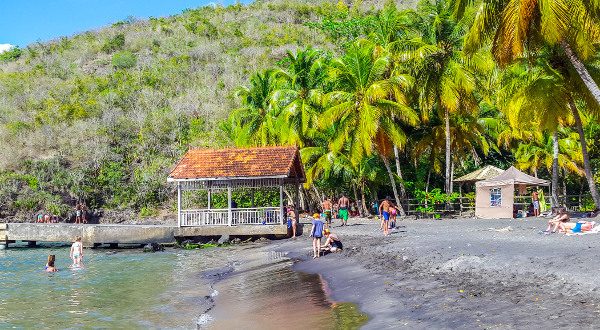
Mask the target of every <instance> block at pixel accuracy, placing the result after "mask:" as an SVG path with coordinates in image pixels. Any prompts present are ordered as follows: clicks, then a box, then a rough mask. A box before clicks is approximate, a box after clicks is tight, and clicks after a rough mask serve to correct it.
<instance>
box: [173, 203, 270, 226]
mask: <svg viewBox="0 0 600 330" xmlns="http://www.w3.org/2000/svg"><path fill="white" fill-rule="evenodd" d="M280 214H281V210H280V208H278V207H256V208H247V209H246V208H244V209H232V210H231V225H232V226H237V225H278V224H281V218H280ZM228 225H229V210H227V209H210V210H209V209H200V210H182V211H181V226H182V227H193V226H228Z"/></svg>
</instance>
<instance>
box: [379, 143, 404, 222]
mask: <svg viewBox="0 0 600 330" xmlns="http://www.w3.org/2000/svg"><path fill="white" fill-rule="evenodd" d="M381 159H383V164H384V165H385V169H386V170H387V172H388V175H389V176H390V183H391V184H392V190H393V191H394V198H395V200H396V205H398V208H399V209H400V216H401V217H404V216H406V213H405V212H404V207H403V206H402V204H400V197H398V189H396V180H395V179H394V173H392V167H391V166H390V161H389V160H388V159H387V158H386V157H385V156H384V155H381Z"/></svg>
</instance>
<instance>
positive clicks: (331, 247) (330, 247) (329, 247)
mask: <svg viewBox="0 0 600 330" xmlns="http://www.w3.org/2000/svg"><path fill="white" fill-rule="evenodd" d="M323 234H324V235H325V237H326V238H327V240H326V241H325V245H323V247H322V250H323V251H330V252H341V251H342V249H343V248H344V246H343V245H342V241H340V238H339V237H338V236H337V235H336V234H334V233H332V232H331V231H330V230H329V229H325V231H323Z"/></svg>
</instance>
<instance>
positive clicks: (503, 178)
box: [476, 166, 549, 187]
mask: <svg viewBox="0 0 600 330" xmlns="http://www.w3.org/2000/svg"><path fill="white" fill-rule="evenodd" d="M505 184H524V185H530V186H547V185H548V184H549V182H548V180H544V179H540V178H536V177H533V176H531V175H528V174H525V173H523V172H521V171H519V170H517V169H516V168H515V167H514V166H511V167H510V168H509V169H508V170H506V171H504V172H502V174H500V175H498V176H496V177H493V178H491V179H487V180H483V181H479V182H477V184H476V185H477V187H489V186H500V185H505Z"/></svg>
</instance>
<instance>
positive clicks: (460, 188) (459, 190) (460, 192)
mask: <svg viewBox="0 0 600 330" xmlns="http://www.w3.org/2000/svg"><path fill="white" fill-rule="evenodd" d="M458 192H459V196H460V197H458V200H459V201H460V202H459V205H460V206H459V207H460V211H459V214H460V215H462V211H463V194H462V182H461V183H459V184H458Z"/></svg>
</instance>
